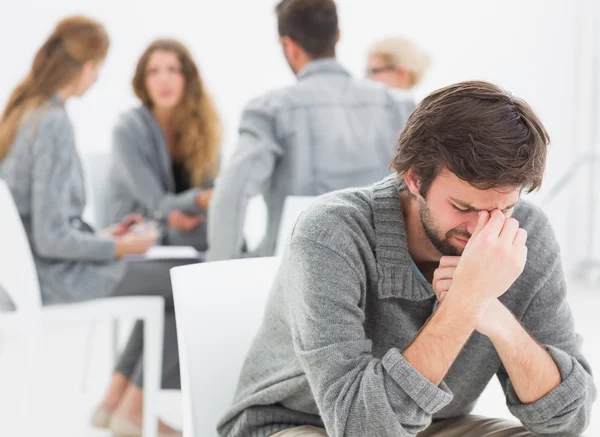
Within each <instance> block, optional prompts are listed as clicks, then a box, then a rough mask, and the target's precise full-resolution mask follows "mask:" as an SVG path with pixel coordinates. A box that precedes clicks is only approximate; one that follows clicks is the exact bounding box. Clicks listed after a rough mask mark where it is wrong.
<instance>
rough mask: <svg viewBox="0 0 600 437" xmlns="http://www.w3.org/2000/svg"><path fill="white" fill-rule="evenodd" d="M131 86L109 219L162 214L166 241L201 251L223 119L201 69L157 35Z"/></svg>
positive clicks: (116, 150)
mask: <svg viewBox="0 0 600 437" xmlns="http://www.w3.org/2000/svg"><path fill="white" fill-rule="evenodd" d="M133 90H134V92H135V94H136V96H137V97H138V98H139V99H140V100H141V102H142V105H141V106H139V107H137V108H135V109H132V110H130V111H128V112H126V113H124V114H123V115H121V117H120V118H119V120H118V122H117V125H116V127H115V129H114V135H113V153H112V158H113V159H112V166H111V174H110V178H109V182H108V184H109V185H108V196H107V197H108V204H107V207H106V209H107V211H108V218H109V219H110V220H111V221H118V220H122V219H123V218H124V217H126V216H127V215H128V214H131V213H139V214H142V215H145V216H150V217H159V218H163V221H164V222H165V224H166V229H165V236H164V241H163V244H168V245H186V246H194V247H195V248H196V249H198V250H200V251H206V248H207V242H206V210H207V208H208V201H209V200H210V197H211V196H212V186H213V182H214V178H215V177H216V175H217V171H218V165H219V151H220V140H221V138H220V137H221V124H220V122H219V117H218V115H217V111H216V110H215V107H214V105H213V103H212V100H211V98H210V96H209V95H208V93H207V92H206V90H205V88H204V86H203V83H202V79H201V77H200V74H199V72H198V68H197V66H196V64H195V63H194V60H193V59H192V57H191V55H190V53H189V51H188V50H187V49H186V47H185V46H183V44H181V43H180V42H178V41H175V40H157V41H155V42H153V43H152V44H151V45H150V46H149V47H148V48H147V49H146V51H145V52H144V54H143V55H142V57H141V58H140V60H139V62H138V64H137V68H136V72H135V76H134V78H133Z"/></svg>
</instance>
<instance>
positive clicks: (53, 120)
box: [24, 100, 72, 135]
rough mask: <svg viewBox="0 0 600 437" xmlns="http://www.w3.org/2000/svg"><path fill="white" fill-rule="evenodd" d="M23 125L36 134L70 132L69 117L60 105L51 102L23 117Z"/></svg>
mask: <svg viewBox="0 0 600 437" xmlns="http://www.w3.org/2000/svg"><path fill="white" fill-rule="evenodd" d="M24 122H25V123H24V124H25V125H26V126H28V127H31V128H33V129H34V130H35V131H36V132H37V133H39V134H42V135H46V134H48V133H54V134H60V133H62V132H63V131H64V130H65V129H67V130H71V128H72V126H71V121H70V120H69V115H68V114H67V111H66V110H65V108H64V106H63V105H62V104H59V103H56V102H54V101H52V100H50V101H48V102H46V103H44V104H42V105H41V106H40V107H39V108H37V109H35V110H34V111H33V112H31V113H30V114H29V116H26V117H25V120H24Z"/></svg>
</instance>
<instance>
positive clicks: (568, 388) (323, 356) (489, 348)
mask: <svg viewBox="0 0 600 437" xmlns="http://www.w3.org/2000/svg"><path fill="white" fill-rule="evenodd" d="M399 189H401V187H400V186H399V185H398V182H397V181H396V178H395V177H390V178H387V179H385V180H384V181H382V182H380V183H378V184H376V185H374V186H373V187H370V188H366V189H353V190H346V191H340V192H335V193H332V194H330V195H326V196H323V197H322V198H321V199H320V200H318V201H317V202H316V203H315V204H314V205H313V206H312V207H310V208H309V209H308V210H307V211H306V212H305V213H304V214H303V215H302V216H301V217H300V219H299V221H298V223H297V225H296V228H295V230H294V232H293V235H292V237H291V241H290V244H289V246H288V248H287V250H286V252H285V254H284V257H283V261H282V265H281V267H280V270H279V273H278V275H277V279H276V281H275V284H274V286H273V289H272V291H271V295H270V298H269V302H268V305H267V309H266V313H265V316H264V320H263V324H262V326H261V328H260V331H259V333H258V335H257V337H256V338H255V341H254V343H253V346H252V348H251V350H250V352H249V355H248V358H247V360H246V362H245V365H244V368H243V371H242V374H241V377H240V381H239V386H238V390H237V393H236V396H235V400H234V404H233V406H232V407H231V409H230V411H229V412H227V414H226V416H225V417H224V418H223V419H222V421H221V423H220V424H219V433H220V435H221V436H228V437H266V436H269V435H271V434H273V433H275V432H278V431H279V430H282V429H286V428H289V427H292V426H298V425H305V424H307V425H314V426H320V427H325V428H326V429H327V433H328V435H329V436H330V437H342V436H343V437H367V436H368V437H375V436H377V437H408V436H414V435H416V434H417V433H418V432H420V431H422V430H424V429H425V428H427V427H428V426H429V425H430V423H431V421H432V420H435V419H440V418H448V417H454V416H459V415H464V414H467V413H469V412H470V411H471V410H472V409H473V407H474V405H475V403H476V401H477V399H478V397H479V396H480V395H481V393H482V391H483V390H484V388H485V387H486V385H487V384H488V382H489V381H490V380H491V379H492V378H493V377H494V375H496V376H497V377H498V379H499V380H500V383H501V384H502V387H503V388H504V391H505V393H506V398H507V404H508V407H509V409H510V411H511V412H512V414H514V416H515V417H516V418H518V419H519V420H520V421H521V422H522V423H523V424H524V425H525V427H527V428H528V429H529V430H531V431H532V432H535V433H538V434H539V435H552V436H561V437H566V436H575V435H579V434H580V433H581V432H583V430H584V429H585V427H586V426H587V423H588V422H589V419H590V414H591V406H592V402H593V401H594V399H595V397H596V389H595V387H594V383H593V381H592V377H591V371H590V366H589V364H588V363H587V361H586V360H585V358H584V357H583V355H582V353H581V349H580V345H581V339H580V337H579V336H578V335H577V334H576V333H575V331H574V322H573V317H572V315H571V311H570V309H569V305H568V304H567V301H566V297H567V294H566V286H565V280H564V277H563V272H562V269H561V262H560V255H559V248H558V246H557V243H556V240H555V238H554V236H553V233H552V230H551V229H550V225H549V223H548V220H547V218H546V217H545V215H544V214H543V213H542V212H541V211H540V210H538V209H537V208H536V207H534V206H532V205H530V204H528V203H527V202H525V201H521V202H520V203H519V205H518V206H517V207H516V209H515V212H514V217H515V218H517V219H518V220H519V222H520V224H521V226H522V227H524V228H525V229H526V230H527V232H528V235H529V237H528V244H527V245H528V248H529V252H528V261H527V265H526V267H525V271H524V272H523V274H522V275H521V276H520V277H519V278H518V280H517V281H516V282H515V283H514V285H513V286H512V287H511V288H510V289H509V290H508V291H507V292H506V293H505V294H504V295H503V296H502V297H501V299H500V300H501V301H502V303H503V304H504V305H506V306H507V307H508V308H509V309H510V310H511V311H512V312H513V313H514V314H515V315H516V317H517V318H518V319H519V320H521V321H522V323H523V325H524V326H525V327H526V328H527V330H528V331H529V332H531V333H532V335H533V336H534V337H535V338H536V339H537V340H538V341H539V342H540V343H541V344H542V345H544V347H546V349H547V350H548V352H549V353H550V355H551V356H552V357H553V359H554V360H555V362H556V364H557V365H558V367H559V369H560V372H561V376H562V379H563V382H562V383H561V384H560V385H559V386H558V387H557V388H555V389H554V390H553V391H552V392H550V393H549V394H548V395H546V396H545V397H543V398H542V399H540V400H538V401H536V402H534V403H531V404H526V405H524V404H522V403H521V402H520V401H519V399H518V397H517V395H516V393H515V391H514V389H513V388H512V386H511V382H510V379H509V378H508V375H507V372H506V370H505V369H504V368H503V366H502V363H501V360H500V358H499V356H498V354H497V352H496V351H495V349H494V347H493V345H492V343H491V342H490V341H489V339H488V338H487V337H485V336H482V335H480V334H478V333H474V334H473V336H472V337H471V338H470V340H469V341H468V342H467V344H466V345H465V347H464V349H463V350H462V352H461V354H460V355H459V356H458V358H457V360H456V362H455V363H454V365H453V366H452V368H451V369H450V371H449V373H448V374H447V376H446V378H445V379H444V382H443V383H442V384H440V386H435V385H433V384H431V383H430V382H429V381H428V380H427V379H425V378H424V377H423V376H421V375H420V374H419V373H418V372H417V371H416V370H415V369H414V368H413V367H412V366H411V365H410V364H408V362H407V361H405V359H404V357H403V356H402V350H403V349H404V348H406V347H407V346H408V345H409V344H410V343H411V341H412V340H413V339H414V338H415V336H416V335H417V333H418V331H419V329H420V328H421V327H422V326H423V325H424V324H425V322H426V321H427V319H428V317H429V316H430V315H431V314H432V311H433V308H434V303H435V296H434V293H433V290H432V288H431V286H430V285H429V284H428V283H426V282H423V281H422V280H420V279H419V278H418V277H417V276H416V275H415V272H414V271H413V269H412V268H411V266H412V260H411V258H410V255H409V253H408V250H407V246H406V234H405V228H404V222H403V218H402V212H401V204H400V201H399V197H398V192H399Z"/></svg>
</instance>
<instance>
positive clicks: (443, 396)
mask: <svg viewBox="0 0 600 437" xmlns="http://www.w3.org/2000/svg"><path fill="white" fill-rule="evenodd" d="M381 362H382V364H383V367H384V368H385V369H386V370H387V372H388V373H389V374H390V376H391V377H392V378H393V379H394V381H396V383H397V384H398V385H399V386H400V388H402V390H403V391H404V392H405V393H406V394H407V395H408V396H409V397H410V398H411V399H412V400H413V401H414V402H415V403H416V404H417V405H418V406H419V407H420V408H421V409H422V410H423V411H425V412H426V413H427V414H429V415H433V414H435V413H437V412H438V411H439V410H441V409H442V408H444V407H445V406H446V405H448V404H449V403H450V401H451V400H452V398H453V395H452V392H451V391H450V389H449V388H448V386H447V385H446V383H444V382H442V383H441V384H440V386H439V387H438V386H436V385H434V384H433V383H432V382H431V381H429V380H428V379H427V378H425V377H424V376H423V375H421V374H420V373H419V372H418V371H417V370H416V369H415V368H414V367H413V366H411V365H410V364H409V362H408V361H406V359H405V358H404V356H403V355H402V353H401V352H400V351H399V350H398V349H390V351H389V352H388V353H387V354H385V356H384V357H383V359H382V360H381Z"/></svg>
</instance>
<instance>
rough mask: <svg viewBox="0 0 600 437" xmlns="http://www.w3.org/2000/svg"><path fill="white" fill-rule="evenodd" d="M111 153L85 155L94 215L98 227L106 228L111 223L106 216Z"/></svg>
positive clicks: (85, 168)
mask: <svg viewBox="0 0 600 437" xmlns="http://www.w3.org/2000/svg"><path fill="white" fill-rule="evenodd" d="M111 159H112V158H111V154H110V153H101V152H99V153H90V154H87V155H85V156H84V158H83V161H84V164H83V165H84V170H85V174H86V180H87V183H88V190H87V192H88V193H89V199H88V200H91V201H92V208H91V210H92V212H93V214H92V217H93V222H94V224H95V225H96V228H99V229H100V228H104V227H106V226H109V225H111V224H112V223H109V222H110V220H108V219H107V217H106V206H107V202H108V192H107V189H106V184H107V183H108V178H109V177H110V175H109V172H110V165H111Z"/></svg>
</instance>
